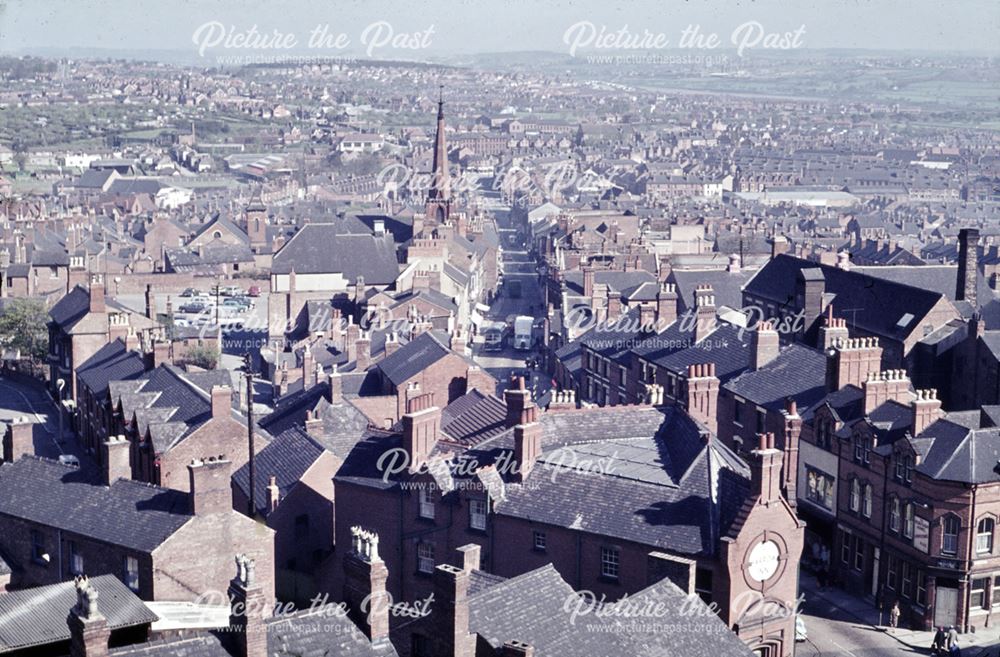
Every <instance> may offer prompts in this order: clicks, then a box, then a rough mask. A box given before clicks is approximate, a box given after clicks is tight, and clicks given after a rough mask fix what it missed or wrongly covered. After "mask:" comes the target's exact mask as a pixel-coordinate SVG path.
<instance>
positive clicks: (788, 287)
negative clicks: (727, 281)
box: [744, 254, 945, 340]
mask: <svg viewBox="0 0 1000 657" xmlns="http://www.w3.org/2000/svg"><path fill="white" fill-rule="evenodd" d="M803 270H804V271H806V272H807V273H809V272H810V270H811V271H812V272H816V273H818V272H822V275H823V279H824V280H825V290H826V294H827V295H828V298H829V297H832V303H833V309H834V314H835V315H837V316H838V317H844V318H845V319H847V320H848V322H849V324H848V326H849V327H850V326H856V327H857V328H858V329H860V330H862V331H864V332H866V333H869V334H872V335H878V336H883V337H888V338H893V339H897V340H902V339H904V338H906V337H907V336H909V335H910V334H911V333H912V332H913V331H914V330H917V329H919V328H920V327H921V326H922V324H923V318H924V317H925V316H926V315H927V314H928V313H929V312H930V310H931V309H932V308H933V307H934V305H935V304H937V303H938V302H940V301H941V300H942V299H943V298H945V296H944V295H943V294H941V293H940V292H935V291H934V290H930V289H923V288H918V287H912V286H910V285H904V284H902V283H897V282H895V281H890V280H886V279H884V278H877V277H875V276H870V275H867V274H863V273H860V272H856V271H845V270H843V269H840V268H838V267H833V266H830V265H823V264H820V263H816V262H812V261H809V260H803V259H801V258H795V257H793V256H790V255H786V254H782V255H779V256H778V257H776V258H773V259H771V260H770V261H769V262H768V263H767V264H766V265H764V267H763V268H762V269H761V270H760V272H758V273H757V275H756V276H754V277H753V279H751V280H750V282H749V283H747V285H746V286H745V288H744V292H746V293H750V294H753V295H755V296H758V297H762V298H765V299H771V300H773V301H774V302H775V303H777V304H778V305H783V304H794V300H795V296H796V295H795V289H796V277H797V275H798V273H799V271H803ZM848 311H849V312H848ZM907 315H910V316H911V319H910V321H908V322H905V323H904V322H903V320H904V319H905V317H906V316H907Z"/></svg>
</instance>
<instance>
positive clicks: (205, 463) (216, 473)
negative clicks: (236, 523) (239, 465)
mask: <svg viewBox="0 0 1000 657" xmlns="http://www.w3.org/2000/svg"><path fill="white" fill-rule="evenodd" d="M231 468H232V463H230V462H229V461H226V460H225V459H223V458H222V457H221V456H220V457H209V458H207V459H204V460H202V459H195V460H194V461H191V464H190V465H189V466H188V473H189V474H190V483H191V493H190V495H191V513H193V514H194V515H197V516H203V515H211V514H215V513H228V512H230V511H232V510H233V491H232V486H231V485H230V481H229V476H230V470H231Z"/></svg>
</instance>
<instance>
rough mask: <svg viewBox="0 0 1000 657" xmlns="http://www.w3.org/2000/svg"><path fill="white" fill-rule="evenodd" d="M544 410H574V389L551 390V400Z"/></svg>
mask: <svg viewBox="0 0 1000 657" xmlns="http://www.w3.org/2000/svg"><path fill="white" fill-rule="evenodd" d="M545 410H546V411H548V412H551V411H572V410H576V391H575V390H553V391H552V401H550V402H549V406H548V408H547V409H545Z"/></svg>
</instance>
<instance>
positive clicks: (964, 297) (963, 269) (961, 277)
mask: <svg viewBox="0 0 1000 657" xmlns="http://www.w3.org/2000/svg"><path fill="white" fill-rule="evenodd" d="M978 277H979V230H977V229H975V228H963V229H962V230H960V231H958V280H957V283H956V285H957V289H956V291H955V300H956V301H968V302H969V303H970V304H971V305H972V307H973V308H976V307H977V305H976V281H977V279H978Z"/></svg>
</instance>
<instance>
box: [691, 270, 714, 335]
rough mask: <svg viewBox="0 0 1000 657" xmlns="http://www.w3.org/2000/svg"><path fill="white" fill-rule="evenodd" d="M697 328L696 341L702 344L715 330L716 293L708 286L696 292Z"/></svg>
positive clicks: (701, 286)
mask: <svg viewBox="0 0 1000 657" xmlns="http://www.w3.org/2000/svg"><path fill="white" fill-rule="evenodd" d="M694 305H695V326H694V341H695V342H696V343H697V342H701V341H702V340H704V339H705V338H706V337H707V336H708V334H709V333H711V332H712V331H714V330H715V293H714V292H713V291H712V286H711V285H708V284H703V285H699V286H698V287H696V288H695V290H694Z"/></svg>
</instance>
